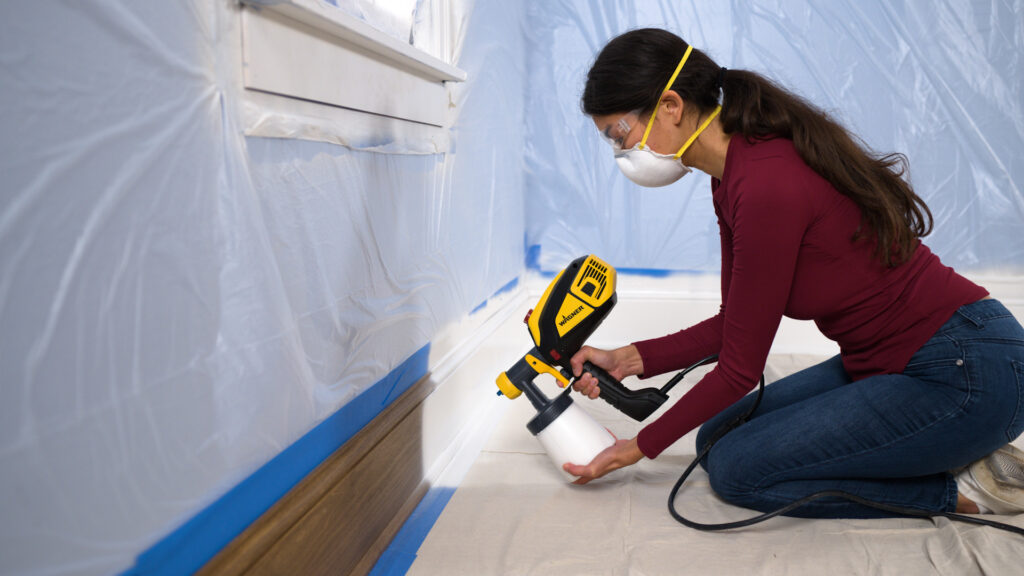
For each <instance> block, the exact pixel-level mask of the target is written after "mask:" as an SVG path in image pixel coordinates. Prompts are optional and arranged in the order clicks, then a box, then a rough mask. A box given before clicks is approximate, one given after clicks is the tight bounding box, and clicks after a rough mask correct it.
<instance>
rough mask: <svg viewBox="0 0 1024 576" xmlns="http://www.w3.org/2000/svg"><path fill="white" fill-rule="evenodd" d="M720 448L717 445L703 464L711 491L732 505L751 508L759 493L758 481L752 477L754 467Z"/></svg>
mask: <svg viewBox="0 0 1024 576" xmlns="http://www.w3.org/2000/svg"><path fill="white" fill-rule="evenodd" d="M719 447H720V446H719V445H718V444H716V445H715V447H714V448H712V449H711V452H710V453H709V454H708V458H706V459H705V462H703V464H704V469H705V470H707V473H708V481H709V482H710V484H711V489H712V490H713V491H714V492H715V494H717V495H718V496H719V497H720V498H721V499H722V500H725V501H726V502H728V503H730V504H734V505H737V506H744V507H750V506H749V504H750V502H752V501H753V499H756V494H757V492H758V487H757V484H756V483H757V479H756V478H754V477H752V476H751V475H750V472H751V470H752V467H751V466H750V465H749V463H747V462H745V461H744V460H745V459H743V458H738V457H735V454H731V453H730V451H729V450H719ZM722 448H725V446H722Z"/></svg>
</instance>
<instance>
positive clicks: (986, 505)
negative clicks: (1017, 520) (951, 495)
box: [956, 444, 1024, 515]
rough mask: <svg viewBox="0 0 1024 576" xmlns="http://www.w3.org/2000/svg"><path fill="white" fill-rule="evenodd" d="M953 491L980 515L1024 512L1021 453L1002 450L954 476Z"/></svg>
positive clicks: (1023, 459) (1023, 460)
mask: <svg viewBox="0 0 1024 576" xmlns="http://www.w3.org/2000/svg"><path fill="white" fill-rule="evenodd" d="M956 487H957V490H958V491H959V492H960V494H963V495H964V496H966V497H967V498H969V499H971V500H972V501H974V503H975V504H977V505H978V509H979V510H980V511H981V512H982V513H983V514H1005V515H1012V514H1019V513H1021V512H1024V451H1021V450H1018V449H1017V448H1016V447H1014V446H1012V445H1010V444H1007V445H1006V446H1003V447H1002V448H1000V449H999V450H996V451H995V452H993V453H991V454H989V455H988V456H986V457H984V458H982V459H981V460H978V461H977V462H975V463H973V464H971V465H970V466H968V467H967V468H965V469H964V470H963V471H962V472H960V473H959V474H957V475H956Z"/></svg>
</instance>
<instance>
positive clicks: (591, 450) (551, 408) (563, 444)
mask: <svg viewBox="0 0 1024 576" xmlns="http://www.w3.org/2000/svg"><path fill="white" fill-rule="evenodd" d="M526 427H527V428H528V429H529V430H530V432H532V433H533V434H534V436H536V437H537V440H540V443H541V445H542V446H543V447H544V451H545V452H547V454H548V457H549V458H551V462H552V464H554V465H555V467H556V468H557V469H558V470H559V471H560V472H562V475H563V476H565V477H566V478H567V479H569V480H575V479H576V477H575V476H572V475H571V474H569V473H568V472H565V471H564V470H563V469H562V465H564V464H565V463H567V462H569V463H572V464H579V465H586V464H589V463H590V461H591V460H593V459H594V457H595V456H597V455H598V454H599V453H600V452H601V451H602V450H604V449H605V448H607V447H609V446H611V445H612V444H614V443H615V437H614V436H612V434H611V433H610V432H608V430H607V429H605V427H604V426H601V425H600V424H598V423H597V422H596V421H595V420H594V419H593V418H592V417H591V416H590V414H587V412H586V410H584V409H583V408H580V407H579V406H577V405H576V404H575V403H573V401H572V398H570V397H569V396H568V395H567V394H563V395H561V396H559V397H558V398H556V399H555V400H554V401H553V402H551V404H549V405H548V407H547V408H546V409H544V410H542V411H541V412H539V413H538V414H537V416H536V417H534V419H533V420H531V421H530V422H529V423H528V424H527V425H526Z"/></svg>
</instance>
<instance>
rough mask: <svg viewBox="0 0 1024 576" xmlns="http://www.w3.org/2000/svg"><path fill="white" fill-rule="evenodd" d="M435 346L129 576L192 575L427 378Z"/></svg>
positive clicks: (154, 551)
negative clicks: (328, 458)
mask: <svg viewBox="0 0 1024 576" xmlns="http://www.w3.org/2000/svg"><path fill="white" fill-rule="evenodd" d="M429 357H430V345H429V344H428V345H426V346H424V347H423V348H420V349H419V350H418V351H417V352H416V353H415V354H413V355H412V356H411V357H410V358H409V359H407V360H406V361H405V362H403V363H402V364H401V365H399V366H398V367H397V368H395V369H394V370H392V371H391V373H390V374H388V375H387V376H386V377H384V379H382V380H381V381H380V382H377V383H376V384H374V385H373V386H372V387H370V388H369V389H368V390H366V391H365V392H363V393H362V394H360V395H359V396H357V397H356V398H355V399H353V400H352V401H351V402H349V403H348V404H345V405H344V406H342V407H341V409H339V410H338V411H337V412H335V413H334V414H332V415H331V416H329V417H328V418H327V419H326V420H324V421H323V422H321V423H320V424H318V425H317V426H316V427H315V428H313V429H312V430H310V431H309V432H308V433H307V434H306V435H305V436H303V437H302V438H299V439H298V440H297V441H295V443H294V444H292V445H291V446H289V447H288V448H285V449H284V451H282V452H281V453H280V454H278V455H277V456H275V457H274V458H273V459H272V460H270V461H269V462H267V463H266V464H264V465H263V466H262V467H261V468H260V469H259V470H257V471H256V472H254V473H253V474H252V475H251V476H249V477H248V478H246V479H245V480H243V481H242V482H241V483H240V484H238V485H237V486H235V487H234V488H232V489H231V490H230V491H229V492H228V493H227V494H225V495H224V496H221V497H220V499H218V500H217V501H215V502H214V503H213V504H211V505H209V506H207V507H206V508H205V509H203V510H202V511H201V512H199V513H198V514H196V515H195V516H194V517H193V518H192V519H191V520H189V521H188V522H186V523H185V524H184V525H182V526H181V527H179V528H178V529H177V530H175V531H174V532H172V533H171V534H169V535H168V536H166V537H165V538H164V539H163V540H161V541H159V542H157V543H156V544H155V545H153V546H152V547H151V548H150V549H148V550H146V551H145V552H143V553H142V554H140V555H139V557H138V558H137V559H136V560H135V566H133V567H131V568H129V569H128V570H127V571H125V572H123V573H122V574H123V575H124V576H128V575H130V576H141V575H147V576H148V575H165V574H166V575H177V574H192V573H193V572H195V571H196V570H198V569H200V568H202V566H203V565H204V564H206V563H207V562H208V561H209V560H210V559H211V558H213V557H214V555H216V554H217V552H219V551H220V550H221V549H222V548H223V547H224V546H226V545H227V544H228V543H229V542H231V540H232V539H234V538H235V536H237V535H239V534H240V533H241V532H242V531H243V530H245V529H246V528H247V527H248V526H249V524H251V523H252V522H253V521H254V520H256V519H257V518H259V516H260V515H261V514H263V513H264V512H266V511H267V510H268V509H269V508H270V507H271V506H272V505H273V504H274V503H275V502H277V501H278V500H279V499H280V498H281V497H282V496H284V495H285V494H286V493H287V492H288V490H290V489H291V488H292V487H293V486H295V484H297V483H298V482H299V481H300V480H302V479H303V478H304V477H305V476H306V475H307V474H309V473H310V472H311V471H312V470H313V469H314V468H316V467H317V466H318V465H319V464H320V463H321V462H323V461H324V460H325V459H326V458H327V457H328V456H330V455H331V454H332V453H333V452H334V451H335V450H337V449H338V448H339V447H341V445H342V444H344V443H345V442H346V441H348V439H349V438H351V437H352V436H354V435H355V434H356V432H359V431H360V430H361V429H362V428H363V427H364V426H366V424H368V423H369V422H370V420H373V418H374V417H375V416H377V414H379V413H380V412H381V411H382V410H384V408H386V407H387V406H388V405H389V404H390V403H391V402H392V401H393V400H394V399H395V398H397V397H399V396H401V395H402V393H403V392H405V391H406V390H408V389H409V387H411V386H412V385H413V384H414V383H416V381H417V380H419V379H420V378H422V377H423V376H424V375H425V374H426V373H427V365H428V360H429Z"/></svg>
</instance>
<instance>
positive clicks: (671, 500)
mask: <svg viewBox="0 0 1024 576" xmlns="http://www.w3.org/2000/svg"><path fill="white" fill-rule="evenodd" d="M717 359H718V357H717V356H708V357H707V358H704V359H703V360H700V361H699V362H697V363H696V364H694V365H692V366H690V367H689V368H686V369H684V370H682V371H681V372H679V373H678V374H676V375H675V376H673V377H672V380H671V381H669V385H666V387H665V388H671V387H672V386H675V385H676V384H677V383H678V382H679V380H682V378H683V376H686V375H687V374H688V373H690V372H691V371H692V370H694V369H695V368H697V367H698V366H703V365H705V364H710V363H711V362H714V361H715V360H717ZM663 390H664V388H663ZM763 395H764V374H762V375H761V381H760V383H759V384H758V389H757V398H756V399H755V400H754V405H753V406H751V407H750V410H747V412H746V413H745V414H744V415H743V416H740V417H739V418H736V419H735V420H733V421H732V422H729V423H727V424H725V425H723V426H722V427H721V428H719V429H718V430H716V431H715V434H714V435H713V436H712V437H711V440H709V441H708V443H707V446H705V447H704V449H703V450H701V451H700V454H698V455H697V457H696V458H694V459H693V462H690V465H689V466H687V468H686V470H685V471H684V472H683V474H682V476H680V477H679V480H677V481H676V484H675V486H673V487H672V492H670V493H669V495H668V512H669V514H671V515H672V517H673V518H675V519H676V521H677V522H679V523H680V524H682V525H684V526H687V527H689V528H694V529H697V530H704V531H708V532H710V531H717V530H731V529H733V528H745V527H747V526H751V525H753V524H757V523H759V522H764V521H765V520H768V519H769V518H774V517H776V516H779V515H781V514H785V513H786V512H790V511H792V510H795V509H796V508H799V507H801V506H803V505H805V504H807V503H809V502H813V501H815V500H820V499H822V498H842V499H845V500H849V501H851V502H854V503H857V504H861V505H863V506H869V507H871V508H877V509H878V510H884V511H886V512H891V513H893V514H898V515H901V516H907V517H911V518H934V517H938V516H942V517H945V518H949V519H950V520H958V521H960V522H967V523H970V524H980V525H982V526H991V527H992V528H998V529H1000V530H1006V531H1007V532H1013V533H1014V534H1020V535H1021V536H1024V528H1019V527H1017V526H1013V525H1010V524H1004V523H1002V522H996V521H994V520H984V519H982V518H979V517H978V516H976V515H965V514H956V513H954V512H926V511H924V510H917V509H914V508H905V507H902V506H893V505H891V504H883V503H882V502H875V501H873V500H868V499H867V498H861V497H860V496H857V495H855V494H850V493H849V492H843V491H841V490H823V491H821V492H815V493H813V494H810V495H808V496H805V497H803V498H801V499H799V500H795V501H793V502H791V503H789V504H787V505H785V506H783V507H782V508H779V509H778V510H773V511H771V512H766V513H764V514H761V515H758V516H754V517H752V518H748V519H746V520H738V521H736V522H724V523H721V524H703V523H700V522H694V521H693V520H689V519H687V518H685V517H684V516H683V515H682V514H680V513H679V512H678V511H677V510H676V506H675V501H676V495H677V494H678V493H679V490H680V488H682V486H683V482H686V479H687V478H688V477H689V476H690V473H691V472H693V470H694V469H695V468H696V467H697V465H698V464H699V463H700V461H701V460H703V459H704V457H705V456H707V454H708V452H710V451H711V447H712V446H714V445H715V443H716V442H718V441H719V440H720V439H721V438H722V437H723V436H725V435H726V434H728V433H729V432H731V431H733V430H735V429H736V428H737V427H739V426H740V425H741V424H743V423H744V422H747V421H748V420H749V419H750V417H751V416H752V415H753V414H754V411H755V410H757V407H758V406H759V405H760V404H761V396H763Z"/></svg>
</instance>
